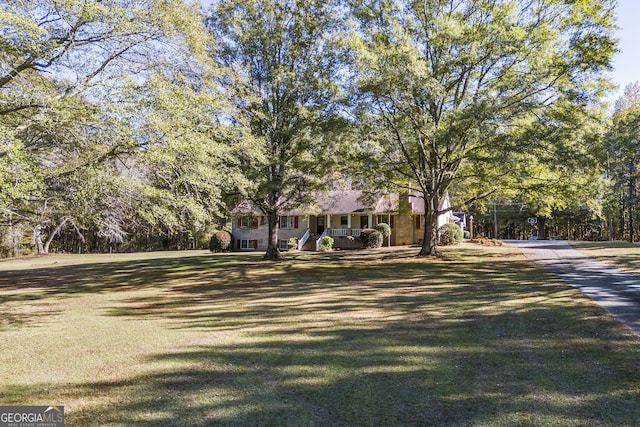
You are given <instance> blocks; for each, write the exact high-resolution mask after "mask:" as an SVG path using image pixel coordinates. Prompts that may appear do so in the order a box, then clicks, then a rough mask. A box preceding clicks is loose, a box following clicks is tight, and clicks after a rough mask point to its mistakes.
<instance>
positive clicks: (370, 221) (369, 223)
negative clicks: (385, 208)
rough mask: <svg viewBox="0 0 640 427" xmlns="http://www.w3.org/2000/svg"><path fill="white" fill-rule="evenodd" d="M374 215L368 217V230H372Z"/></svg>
mask: <svg viewBox="0 0 640 427" xmlns="http://www.w3.org/2000/svg"><path fill="white" fill-rule="evenodd" d="M372 217H373V214H368V215H367V228H371V227H372V225H373V218H372Z"/></svg>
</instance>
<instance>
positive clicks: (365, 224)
mask: <svg viewBox="0 0 640 427" xmlns="http://www.w3.org/2000/svg"><path fill="white" fill-rule="evenodd" d="M360 228H369V217H368V216H367V215H361V216H360Z"/></svg>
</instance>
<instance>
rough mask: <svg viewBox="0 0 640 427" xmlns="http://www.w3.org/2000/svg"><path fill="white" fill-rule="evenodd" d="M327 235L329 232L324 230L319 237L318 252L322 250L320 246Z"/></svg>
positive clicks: (317, 241) (317, 242)
mask: <svg viewBox="0 0 640 427" xmlns="http://www.w3.org/2000/svg"><path fill="white" fill-rule="evenodd" d="M326 235H327V230H324V233H322V234H321V235H320V236H318V240H316V252H318V251H319V250H320V245H321V244H322V238H323V237H324V236H326Z"/></svg>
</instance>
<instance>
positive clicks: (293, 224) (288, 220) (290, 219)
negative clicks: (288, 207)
mask: <svg viewBox="0 0 640 427" xmlns="http://www.w3.org/2000/svg"><path fill="white" fill-rule="evenodd" d="M280 228H282V229H293V228H298V217H297V216H293V215H287V216H281V217H280Z"/></svg>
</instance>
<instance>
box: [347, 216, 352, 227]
mask: <svg viewBox="0 0 640 427" xmlns="http://www.w3.org/2000/svg"><path fill="white" fill-rule="evenodd" d="M347 228H351V214H347Z"/></svg>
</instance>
